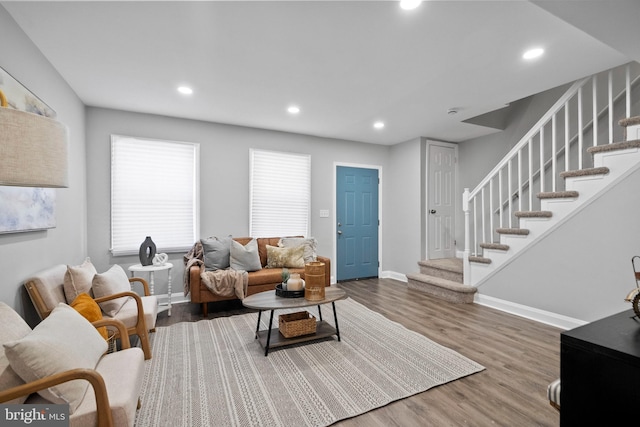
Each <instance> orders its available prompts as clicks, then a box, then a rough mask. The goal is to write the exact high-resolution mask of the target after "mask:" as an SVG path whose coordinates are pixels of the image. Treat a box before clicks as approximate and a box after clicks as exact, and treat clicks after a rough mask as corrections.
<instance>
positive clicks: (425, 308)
mask: <svg viewBox="0 0 640 427" xmlns="http://www.w3.org/2000/svg"><path fill="white" fill-rule="evenodd" d="M337 286H339V287H341V288H343V289H345V290H346V291H347V294H348V295H349V297H351V298H353V299H354V300H355V301H358V302H360V303H362V304H364V305H366V306H367V307H369V308H370V309H372V310H374V311H377V312H379V313H381V314H383V315H384V316H386V317H387V318H389V319H391V320H393V321H396V322H398V323H401V324H403V325H404V326H405V327H407V328H408V329H411V330H414V331H416V332H418V333H420V334H422V335H424V336H426V337H428V338H430V339H431V340H433V341H435V342H437V343H439V344H441V345H444V346H446V347H449V348H451V349H453V350H456V351H457V352H459V353H461V354H463V355H464V356H467V357H469V358H470V359H473V360H474V361H476V362H478V363H480V364H482V365H483V366H484V367H485V368H486V369H485V370H484V371H482V372H480V373H477V374H474V375H471V376H469V377H466V378H462V379H460V380H457V381H453V382H451V383H448V384H444V385H441V386H439V387H436V388H433V389H431V390H428V391H426V392H424V393H420V394H418V395H415V396H412V397H409V398H407V399H403V400H400V401H397V402H394V403H391V404H389V405H387V406H385V407H383V408H379V409H376V410H373V411H371V412H368V413H366V414H363V415H361V416H358V417H355V418H352V419H348V420H344V421H341V422H339V423H337V424H335V425H336V426H340V427H360V426H366V427H374V426H380V427H388V426H403V427H405V426H421V427H422V426H438V427H440V426H478V427H480V426H557V425H559V419H560V416H559V413H558V411H556V410H555V409H553V408H552V407H551V406H550V405H549V401H548V400H547V398H546V388H547V385H548V384H549V383H550V382H551V381H553V380H554V379H556V378H558V376H559V374H560V332H561V330H560V329H557V328H554V327H551V326H547V325H544V324H541V323H537V322H534V321H531V320H527V319H524V318H521V317H518V316H513V315H510V314H507V313H504V312H501V311H498V310H494V309H491V308H488V307H483V306H480V305H477V304H452V303H447V302H444V301H441V300H438V299H435V298H433V297H430V296H428V295H426V294H423V293H421V292H419V291H414V290H410V289H408V288H407V286H406V283H403V282H399V281H395V280H391V279H366V280H360V281H351V282H343V283H340V284H338V285H337ZM248 311H249V310H247V309H245V308H243V307H242V304H241V303H240V302H239V301H225V302H222V303H216V304H210V306H209V318H213V317H219V316H230V315H234V314H241V313H246V312H248ZM172 312H173V315H172V316H171V317H168V316H167V313H166V312H163V313H160V314H159V315H158V323H157V325H158V326H167V325H170V324H173V323H177V322H190V321H197V320H201V319H202V314H201V312H200V307H199V305H197V304H176V305H174V306H173V310H172ZM342 338H343V339H348V337H342Z"/></svg>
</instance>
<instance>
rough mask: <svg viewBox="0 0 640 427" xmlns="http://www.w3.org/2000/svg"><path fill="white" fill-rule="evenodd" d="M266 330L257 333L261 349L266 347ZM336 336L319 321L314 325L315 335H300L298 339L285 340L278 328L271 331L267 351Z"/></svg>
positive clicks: (333, 330)
mask: <svg viewBox="0 0 640 427" xmlns="http://www.w3.org/2000/svg"><path fill="white" fill-rule="evenodd" d="M268 332H269V331H268V330H266V329H265V330H262V331H258V341H259V342H260V345H261V346H262V348H265V346H266V345H267V334H268ZM333 335H336V328H334V327H333V326H331V325H330V324H328V323H327V322H325V321H324V320H321V321H319V322H317V324H316V333H315V334H309V335H301V336H299V337H293V338H285V337H284V335H282V334H281V333H280V330H279V329H278V328H273V329H271V340H270V342H269V350H271V349H273V348H277V347H284V346H286V345H292V344H298V343H303V342H309V341H316V340H321V339H324V338H328V337H331V336H333Z"/></svg>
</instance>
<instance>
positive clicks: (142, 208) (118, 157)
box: [111, 135, 200, 255]
mask: <svg viewBox="0 0 640 427" xmlns="http://www.w3.org/2000/svg"><path fill="white" fill-rule="evenodd" d="M199 148H200V147H199V145H198V144H195V143H188V142H175V141H161V140H153V139H144V138H135V137H129V136H120V135H112V136H111V252H112V253H113V254H114V255H127V254H133V253H138V250H139V249H140V244H141V243H142V242H143V240H144V239H145V237H146V236H151V238H152V239H153V241H154V243H155V244H156V248H157V251H158V252H177V251H185V250H188V249H189V248H191V247H192V245H193V243H194V242H195V241H196V239H197V236H198V233H199V230H198V228H199V227H198V225H199V224H198V218H197V213H198V208H199V206H198V205H199V199H198V194H199V190H198V185H199V184H198V181H199V173H198V172H199V170H198V164H199Z"/></svg>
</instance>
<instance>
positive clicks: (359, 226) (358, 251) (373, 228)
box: [336, 166, 379, 281]
mask: <svg viewBox="0 0 640 427" xmlns="http://www.w3.org/2000/svg"><path fill="white" fill-rule="evenodd" d="M336 175H337V176H336V182H337V187H336V194H337V200H336V212H337V214H336V221H337V223H336V232H337V233H338V235H337V240H338V245H337V258H338V260H337V261H338V262H337V280H338V281H343V280H352V279H362V278H365V277H378V227H379V223H378V184H379V182H378V170H377V169H362V168H353V167H345V166H338V167H337V172H336Z"/></svg>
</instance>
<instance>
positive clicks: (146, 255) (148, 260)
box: [138, 236, 156, 265]
mask: <svg viewBox="0 0 640 427" xmlns="http://www.w3.org/2000/svg"><path fill="white" fill-rule="evenodd" d="M138 256H139V257H140V264H142V265H151V264H153V257H154V256H156V244H155V243H153V240H151V237H150V236H147V238H146V239H144V242H142V244H141V245H140V252H138Z"/></svg>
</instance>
